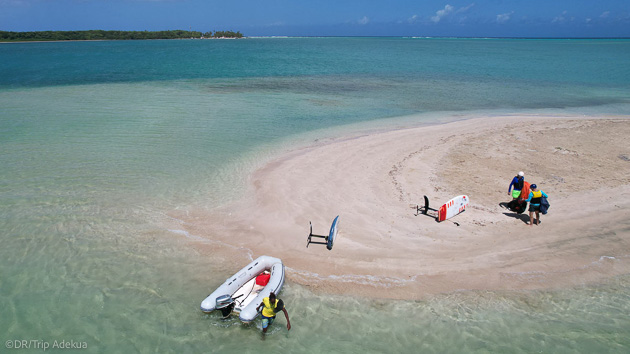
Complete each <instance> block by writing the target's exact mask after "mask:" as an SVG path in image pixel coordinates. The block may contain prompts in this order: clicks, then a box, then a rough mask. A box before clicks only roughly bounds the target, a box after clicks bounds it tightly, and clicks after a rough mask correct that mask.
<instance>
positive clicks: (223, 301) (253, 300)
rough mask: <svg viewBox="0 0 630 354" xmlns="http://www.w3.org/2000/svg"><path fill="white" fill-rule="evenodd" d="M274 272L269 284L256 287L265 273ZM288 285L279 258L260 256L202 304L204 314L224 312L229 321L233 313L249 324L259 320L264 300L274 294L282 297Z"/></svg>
mask: <svg viewBox="0 0 630 354" xmlns="http://www.w3.org/2000/svg"><path fill="white" fill-rule="evenodd" d="M265 271H267V272H270V273H271V274H270V277H269V282H268V283H267V284H266V285H264V286H261V285H257V284H256V277H258V276H259V275H261V274H263V272H265ZM283 284H284V265H283V264H282V261H281V260H280V259H278V258H274V257H269V256H260V257H258V258H257V259H256V260H254V261H253V262H251V263H250V264H248V265H247V266H245V268H243V269H241V270H240V271H238V272H237V273H236V274H234V275H233V276H231V277H229V278H228V279H227V280H226V281H225V283H223V285H221V286H220V287H218V288H217V290H215V291H214V292H213V293H212V294H210V295H208V297H206V298H205V299H204V300H203V301H202V302H201V311H203V312H206V313H208V312H212V311H214V310H216V309H220V310H221V312H222V313H223V317H228V316H229V315H230V313H231V312H232V311H234V312H236V313H239V319H240V320H241V321H243V322H245V323H248V322H251V321H253V320H254V319H256V317H258V311H256V307H257V306H258V305H260V303H261V302H262V299H263V298H265V297H268V296H269V293H271V292H273V293H275V294H278V292H279V291H280V289H282V285H283Z"/></svg>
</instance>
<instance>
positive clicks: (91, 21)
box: [0, 0, 630, 37]
mask: <svg viewBox="0 0 630 354" xmlns="http://www.w3.org/2000/svg"><path fill="white" fill-rule="evenodd" d="M189 28H191V29H193V30H196V31H200V32H207V31H215V30H233V31H240V32H242V33H243V34H244V35H246V36H274V35H275V36H332V35H342V36H468V37H630V0H461V1H460V0H445V1H442V0H415V1H411V0H232V1H225V0H222V1H217V0H0V30H2V31H42V30H87V29H103V30H138V31H143V30H148V31H156V30H169V29H189Z"/></svg>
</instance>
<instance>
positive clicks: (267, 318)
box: [256, 293, 291, 333]
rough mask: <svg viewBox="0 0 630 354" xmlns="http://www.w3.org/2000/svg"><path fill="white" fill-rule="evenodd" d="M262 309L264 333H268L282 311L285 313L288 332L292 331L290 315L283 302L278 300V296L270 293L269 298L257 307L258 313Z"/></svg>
mask: <svg viewBox="0 0 630 354" xmlns="http://www.w3.org/2000/svg"><path fill="white" fill-rule="evenodd" d="M261 307H262V308H263V309H262V314H261V316H262V327H263V333H267V328H269V326H270V325H271V324H272V323H273V320H274V319H275V318H276V314H277V313H278V312H280V311H282V312H284V317H285V318H286V319H287V330H288V331H290V330H291V321H289V313H288V312H287V309H285V308H284V303H283V302H282V300H280V299H277V298H276V294H274V293H270V294H269V297H266V298H264V299H263V301H262V302H261V303H260V305H258V307H256V311H260V308H261Z"/></svg>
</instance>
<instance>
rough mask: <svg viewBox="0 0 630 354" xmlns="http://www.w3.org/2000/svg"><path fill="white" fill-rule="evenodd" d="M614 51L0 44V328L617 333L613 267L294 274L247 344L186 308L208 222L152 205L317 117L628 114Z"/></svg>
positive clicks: (310, 343) (253, 343) (318, 342)
mask: <svg viewBox="0 0 630 354" xmlns="http://www.w3.org/2000/svg"><path fill="white" fill-rule="evenodd" d="M628 57H630V41H625V40H610V41H609V40H474V39H466V40H459V39H448V40H446V39H402V38H302V39H248V40H238V41H218V40H216V41H215V40H206V41H139V42H73V43H26V44H15V43H12V44H5V45H0V107H1V110H0V166H1V168H0V242H2V247H0V333H3V336H2V339H4V340H5V341H7V340H29V341H30V340H35V341H37V340H39V341H44V342H49V343H50V344H51V345H52V344H53V342H54V341H55V340H57V341H61V340H74V341H80V342H86V343H87V345H88V349H89V350H90V351H93V352H112V351H113V352H130V351H131V352H133V351H139V352H149V351H150V352H154V351H160V352H205V351H211V352H213V351H214V352H222V353H226V352H227V353H230V352H243V351H245V352H254V351H263V352H271V351H279V350H280V351H283V352H287V351H288V352H328V351H333V352H340V351H341V352H411V351H414V352H417V351H422V352H473V351H476V352H528V353H529V352H538V351H542V352H554V353H555V352H559V353H562V352H567V353H568V352H584V353H591V352H619V353H621V352H627V349H628V347H629V345H630V343H629V342H628V339H627V338H628V337H630V333H629V332H630V323H629V320H628V319H627V315H625V314H627V313H628V306H629V305H628V304H630V301H628V300H629V299H628V297H629V296H630V295H629V294H630V289H629V284H630V278H628V277H627V276H625V277H619V278H615V279H613V280H611V281H610V282H609V283H606V284H604V285H599V286H584V287H580V288H577V289H569V290H562V291H547V292H544V291H541V292H517V293H489V292H487V293H477V292H462V293H456V294H450V295H443V296H436V297H434V298H431V299H429V300H426V301H414V302H409V301H374V300H365V299H355V298H352V297H340V296H328V295H326V296H320V295H316V294H312V293H310V292H309V291H308V290H307V289H305V288H303V287H300V286H297V285H295V284H291V283H289V284H287V285H286V287H285V288H284V290H283V292H282V296H281V297H282V298H283V299H284V300H285V302H286V303H287V308H288V309H289V313H290V315H291V319H292V324H293V329H292V330H291V332H289V333H287V332H286V330H282V326H284V324H285V323H284V319H283V318H279V319H278V323H277V324H276V325H274V327H273V330H272V335H271V336H268V337H267V339H266V340H265V342H264V344H263V342H261V336H260V334H259V331H258V330H257V329H256V328H255V327H256V326H259V325H260V324H259V323H256V324H255V326H252V327H247V326H242V325H240V324H239V323H238V322H237V321H236V320H228V321H222V320H220V319H219V316H218V315H213V314H211V315H205V314H202V313H201V312H200V311H199V303H200V301H201V300H202V299H203V298H204V297H205V296H206V295H207V294H208V293H210V292H211V290H213V288H214V287H216V286H218V285H219V284H220V283H221V282H222V281H223V280H224V279H225V278H226V277H227V276H229V275H231V274H232V273H233V272H234V271H235V270H234V269H227V267H226V268H225V269H216V266H214V267H215V268H212V267H213V266H211V264H216V260H209V259H205V258H204V257H201V255H200V254H199V253H198V251H197V250H198V249H199V247H200V245H202V244H203V243H204V242H212V240H199V239H197V238H195V237H186V235H183V234H181V233H177V232H172V231H169V230H167V229H164V228H163V226H162V225H164V224H165V223H164V221H165V220H166V219H168V217H167V214H168V213H170V212H172V211H174V210H178V211H186V210H188V209H191V208H200V207H201V208H207V209H211V208H214V207H216V206H218V205H221V204H223V203H226V202H228V201H230V200H232V199H234V198H238V197H239V196H240V194H241V193H242V191H243V188H242V187H243V183H244V179H245V177H246V175H247V173H249V172H250V171H252V169H254V168H256V167H257V166H259V165H260V164H261V163H264V161H265V160H266V159H268V158H270V157H271V156H273V155H274V154H277V153H278V152H281V151H285V150H286V149H290V148H291V147H295V146H298V145H302V144H309V143H312V142H313V141H314V140H315V139H319V138H326V137H333V136H336V135H342V134H347V133H351V132H357V131H360V130H368V129H369V130H371V129H386V128H387V127H392V126H400V125H407V126H409V125H418V124H428V123H436V122H444V121H449V120H455V119H462V118H466V117H468V116H471V115H472V116H474V115H479V114H490V115H496V114H503V113H514V112H518V113H533V114H537V113H556V114H563V113H569V114H587V115H588V114H624V115H627V114H630V64H629V63H628V61H627V58H628ZM220 258H221V257H220V255H217V259H220ZM287 266H289V267H290V265H287ZM289 271H290V270H289ZM624 315H625V316H624ZM31 349H33V348H31ZM49 350H50V349H49ZM2 351H3V352H4V349H3V350H2Z"/></svg>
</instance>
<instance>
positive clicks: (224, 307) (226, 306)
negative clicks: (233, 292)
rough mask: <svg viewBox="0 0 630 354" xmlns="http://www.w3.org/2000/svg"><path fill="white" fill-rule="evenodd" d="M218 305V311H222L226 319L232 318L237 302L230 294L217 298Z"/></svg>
mask: <svg viewBox="0 0 630 354" xmlns="http://www.w3.org/2000/svg"><path fill="white" fill-rule="evenodd" d="M216 304H217V309H218V310H221V314H222V315H223V318H224V319H225V318H228V317H229V316H230V314H231V313H232V311H233V310H234V306H236V302H234V299H232V296H230V295H229V294H226V295H221V296H219V297H217V301H216Z"/></svg>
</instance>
